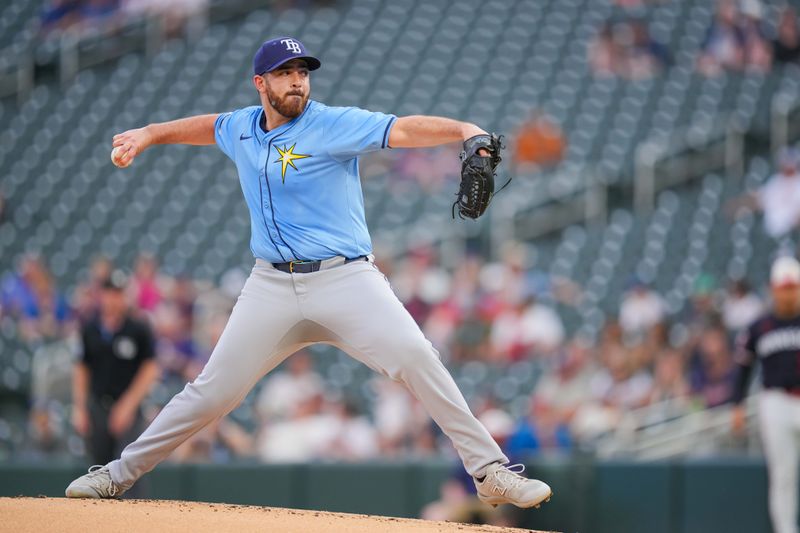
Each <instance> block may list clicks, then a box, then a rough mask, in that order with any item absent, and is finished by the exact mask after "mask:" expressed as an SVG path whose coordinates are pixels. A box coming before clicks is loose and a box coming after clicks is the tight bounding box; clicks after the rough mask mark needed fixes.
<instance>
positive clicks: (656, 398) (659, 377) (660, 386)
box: [650, 349, 691, 405]
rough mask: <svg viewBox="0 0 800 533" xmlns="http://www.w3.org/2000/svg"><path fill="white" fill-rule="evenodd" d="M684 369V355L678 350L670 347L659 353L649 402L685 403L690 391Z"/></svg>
mask: <svg viewBox="0 0 800 533" xmlns="http://www.w3.org/2000/svg"><path fill="white" fill-rule="evenodd" d="M685 371H686V368H685V364H684V357H683V353H681V351H680V350H674V349H670V350H666V351H664V352H663V353H661V354H659V355H658V357H657V358H656V364H655V372H654V376H653V378H654V379H653V389H652V391H651V392H650V402H651V403H654V404H661V403H665V402H666V403H670V404H673V405H675V404H677V405H687V404H688V401H689V395H690V392H691V391H690V387H689V382H688V381H687V380H686V375H685V373H686V372H685Z"/></svg>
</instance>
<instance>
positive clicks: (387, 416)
mask: <svg viewBox="0 0 800 533" xmlns="http://www.w3.org/2000/svg"><path fill="white" fill-rule="evenodd" d="M372 385H373V390H374V391H375V402H374V403H373V417H374V421H375V429H376V430H377V431H378V439H379V443H380V448H381V455H382V456H386V455H388V456H398V455H401V454H402V453H403V452H404V446H405V445H407V444H408V443H410V442H412V439H413V438H414V437H416V436H417V435H418V434H420V433H422V432H423V429H422V428H424V427H425V426H426V425H429V424H430V418H429V417H428V416H427V415H426V414H425V412H424V411H423V410H422V409H421V408H420V405H419V402H417V401H416V400H414V398H413V397H412V396H411V394H409V393H408V391H407V390H406V389H405V387H403V386H402V385H401V384H399V383H397V382H395V381H392V380H389V379H385V378H383V377H375V378H373V380H372Z"/></svg>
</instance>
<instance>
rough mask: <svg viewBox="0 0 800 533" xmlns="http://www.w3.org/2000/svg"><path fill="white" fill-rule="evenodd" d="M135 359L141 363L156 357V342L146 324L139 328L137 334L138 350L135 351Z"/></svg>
mask: <svg viewBox="0 0 800 533" xmlns="http://www.w3.org/2000/svg"><path fill="white" fill-rule="evenodd" d="M137 354H138V355H137V357H138V358H139V359H140V360H141V361H143V362H144V361H147V360H148V359H152V358H153V357H155V355H156V340H155V337H153V330H151V329H150V326H148V325H147V324H146V323H143V324H142V326H141V331H140V332H139V349H138V350H137Z"/></svg>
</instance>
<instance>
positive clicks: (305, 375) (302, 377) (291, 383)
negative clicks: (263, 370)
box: [256, 350, 324, 421]
mask: <svg viewBox="0 0 800 533" xmlns="http://www.w3.org/2000/svg"><path fill="white" fill-rule="evenodd" d="M285 364H286V370H284V371H279V372H272V373H270V374H269V376H268V377H267V378H266V379H265V380H264V386H263V387H262V388H261V392H260V393H259V395H258V399H257V401H256V411H257V412H258V414H259V417H260V418H261V419H262V420H264V421H266V420H270V419H275V418H283V417H286V416H288V415H289V413H290V412H291V410H292V409H293V408H294V406H295V405H297V404H298V403H301V402H303V401H305V400H307V399H308V398H310V397H312V396H317V395H319V394H321V393H322V392H323V390H324V383H323V381H322V377H320V375H319V374H317V373H316V372H315V371H314V366H313V363H312V361H311V357H309V354H308V352H307V351H305V350H303V351H300V352H297V353H296V354H294V355H292V356H291V357H289V359H288V360H287V361H286V363H285Z"/></svg>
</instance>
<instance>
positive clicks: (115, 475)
mask: <svg viewBox="0 0 800 533" xmlns="http://www.w3.org/2000/svg"><path fill="white" fill-rule="evenodd" d="M319 67H320V62H319V60H318V59H316V58H314V57H312V56H310V55H309V54H307V53H306V50H305V47H304V46H303V45H302V43H300V42H299V41H298V40H297V39H292V38H289V37H283V38H277V39H272V40H270V41H267V42H265V43H264V44H263V45H262V46H261V47H260V48H259V50H258V51H257V52H256V54H255V57H254V58H253V74H254V75H253V84H254V85H255V88H256V90H257V91H258V96H259V98H260V100H261V105H259V106H252V107H246V108H244V109H238V110H236V111H233V112H230V113H223V114H214V115H203V116H194V117H189V118H185V119H180V120H175V121H172V122H166V123H161V124H150V125H148V126H146V127H144V128H140V129H134V130H129V131H126V132H124V133H121V134H119V135H116V136H115V137H114V141H113V146H114V152H113V153H112V159H114V161H115V163H116V164H117V165H118V166H127V165H129V164H130V163H131V162H132V161H133V159H134V158H135V157H137V156H138V155H139V154H141V153H142V152H143V151H144V150H145V149H146V148H147V147H149V146H152V145H155V144H194V145H210V144H215V143H216V144H217V146H219V148H220V149H221V150H222V151H223V152H224V153H225V154H226V155H227V156H228V157H229V158H230V159H231V160H232V161H233V162H234V163H235V164H236V168H237V170H238V173H239V182H240V184H241V187H242V191H243V193H244V197H245V200H246V202H247V207H248V209H249V211H250V220H251V230H252V231H251V241H250V247H251V250H252V252H253V255H254V256H255V266H254V267H253V270H252V272H251V274H250V276H249V278H248V279H247V282H246V283H245V286H244V288H243V289H242V292H241V295H240V296H239V298H238V300H237V302H236V305H235V307H234V309H233V312H232V314H231V317H230V319H229V321H228V324H227V326H226V328H225V331H224V332H223V334H222V336H221V338H220V340H219V342H218V343H217V346H216V347H215V348H214V351H213V353H212V355H211V358H210V359H209V361H208V364H207V365H206V366H205V368H204V369H203V371H202V373H201V374H200V375H199V376H198V377H197V379H195V381H193V382H192V383H189V384H187V385H186V387H185V388H184V389H183V391H181V392H180V393H179V394H177V395H176V396H175V397H174V398H172V400H171V401H170V402H169V403H168V404H167V405H166V406H165V407H164V409H163V410H162V411H161V413H160V414H159V415H158V416H157V417H156V418H155V420H153V422H152V424H151V425H150V426H149V427H148V428H147V429H146V430H145V431H144V433H142V435H141V436H140V437H139V438H138V439H137V440H136V441H135V442H133V443H131V444H130V445H129V446H128V447H126V448H125V449H124V450H123V452H122V454H121V456H120V458H119V459H117V460H115V461H112V462H110V463H109V464H107V465H103V466H99V465H98V466H94V467H92V468H91V469H90V471H89V473H88V474H86V475H84V476H82V477H80V478H78V479H76V480H75V481H73V482H72V483H71V484H70V485H69V487H68V488H67V490H66V495H67V496H68V497H75V498H110V497H116V496H119V495H121V494H122V493H123V492H125V491H126V490H128V489H129V488H130V487H131V486H132V485H133V484H134V483H135V482H136V480H137V479H139V478H140V477H141V476H142V475H143V474H145V473H146V472H148V471H150V470H152V469H153V468H154V467H155V466H156V465H157V464H158V463H159V462H160V461H162V460H164V459H165V458H166V457H167V456H168V455H169V454H170V452H172V450H174V449H175V448H176V447H177V446H178V445H180V444H181V443H182V442H184V441H185V440H186V439H187V438H189V437H190V436H192V435H193V434H194V433H196V432H197V431H199V430H200V429H201V428H203V427H204V426H205V425H207V424H209V423H210V422H212V421H214V420H217V419H219V418H220V417H222V416H224V415H225V414H227V413H228V412H230V411H231V410H232V409H233V408H235V407H236V406H237V405H238V404H239V403H240V402H241V401H242V399H243V398H244V397H245V395H247V393H248V392H249V391H250V389H251V388H252V387H253V386H254V385H255V383H256V382H257V381H258V380H259V379H261V377H262V376H264V375H265V374H266V373H267V372H269V371H270V370H272V369H273V368H275V367H276V366H277V365H278V364H279V363H280V362H281V361H283V360H284V359H286V358H287V357H288V356H289V355H291V354H292V353H294V352H296V351H297V350H299V349H300V348H302V347H304V346H308V345H310V344H314V343H319V342H324V343H329V344H332V345H334V346H337V347H338V348H340V349H342V350H343V351H345V352H347V353H348V354H349V355H351V356H352V357H354V358H355V359H357V360H359V361H361V362H363V363H364V364H366V365H368V366H369V367H370V368H372V369H374V370H375V371H377V372H380V373H381V374H383V375H385V376H387V377H389V378H391V379H393V380H397V381H400V382H402V383H404V384H405V385H406V386H407V387H408V389H409V390H410V391H411V393H412V394H413V395H414V396H415V397H416V398H417V399H419V401H420V402H421V403H422V405H423V406H424V407H425V409H426V410H427V411H428V413H429V414H430V415H431V417H432V418H433V419H434V420H435V421H436V423H437V424H438V425H439V426H440V427H441V428H442V430H443V431H444V433H445V434H446V435H447V436H448V437H449V438H450V439H451V440H452V442H453V444H454V446H455V448H456V450H457V451H458V454H459V456H460V458H461V460H462V461H463V463H464V467H465V468H466V470H467V472H469V474H470V475H472V476H473V479H474V481H475V486H476V488H477V492H478V496H479V498H480V499H481V500H482V501H484V502H486V503H489V504H491V505H498V504H503V503H511V504H514V505H516V506H518V507H532V506H538V505H539V504H540V503H541V502H543V501H546V500H548V499H549V498H550V496H551V490H550V487H549V486H547V484H545V483H543V482H541V481H538V480H533V479H527V478H525V477H523V476H521V475H520V473H521V472H522V468H523V467H522V465H514V466H511V467H509V466H506V464H507V463H508V458H507V457H506V456H505V455H504V454H503V452H502V451H501V449H500V447H499V446H498V445H497V444H496V443H495V441H494V440H493V439H492V437H491V436H490V435H489V433H488V431H487V430H486V429H485V428H484V427H483V426H482V425H481V424H480V422H478V420H477V419H476V418H475V416H474V415H473V414H472V413H471V412H470V410H469V407H468V406H467V403H466V401H465V400H464V397H463V396H462V395H461V392H460V391H459V390H458V388H457V386H456V384H455V382H454V381H453V379H452V377H451V376H450V374H449V373H448V371H447V370H446V368H445V367H444V365H443V364H442V362H441V361H440V359H439V354H438V352H437V351H436V350H435V349H434V348H433V346H432V345H431V343H430V342H429V341H428V340H427V339H426V338H425V337H424V336H423V334H422V332H421V331H420V329H419V327H418V326H417V324H416V323H415V322H414V320H413V319H412V318H411V316H410V315H409V313H408V312H407V311H406V309H405V308H404V307H403V305H402V303H401V302H400V301H399V300H398V299H397V297H396V296H395V295H394V293H393V292H392V289H391V287H390V286H389V283H388V281H387V280H386V278H385V276H384V275H383V274H382V273H381V272H380V271H379V270H378V268H377V267H376V266H375V264H374V263H373V257H372V255H371V252H372V248H371V242H370V237H369V234H368V232H367V227H366V222H365V218H364V205H363V198H362V192H361V184H360V178H359V174H358V156H360V155H361V154H364V153H367V152H372V151H375V150H380V149H383V148H389V147H392V148H414V147H424V146H436V145H440V144H445V143H451V142H456V141H464V140H466V139H470V138H474V137H475V136H480V135H485V134H486V132H484V131H483V130H481V129H480V128H478V127H477V126H475V125H474V124H469V123H465V122H458V121H455V120H450V119H447V118H441V117H429V116H407V117H401V118H398V117H395V116H393V115H387V114H383V113H373V112H369V111H365V110H363V109H358V108H353V107H347V108H342V107H328V106H326V105H324V104H321V103H319V102H316V101H313V100H309V94H310V80H309V71H312V70H315V69H317V68H319ZM483 155H485V154H483Z"/></svg>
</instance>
